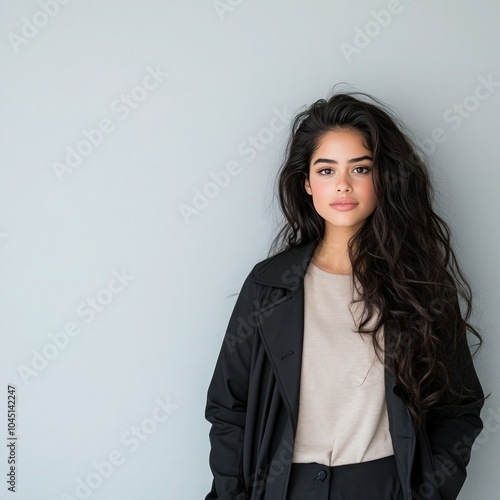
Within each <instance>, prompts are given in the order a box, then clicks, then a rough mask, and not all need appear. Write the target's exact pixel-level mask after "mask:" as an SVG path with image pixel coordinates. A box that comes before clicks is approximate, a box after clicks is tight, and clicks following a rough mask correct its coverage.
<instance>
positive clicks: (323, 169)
mask: <svg viewBox="0 0 500 500" xmlns="http://www.w3.org/2000/svg"><path fill="white" fill-rule="evenodd" d="M325 170H328V171H330V172H332V169H331V168H320V169H319V170H318V174H321V173H322V172H324V171H325ZM325 175H327V174H325Z"/></svg>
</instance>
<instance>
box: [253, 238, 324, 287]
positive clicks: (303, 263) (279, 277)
mask: <svg viewBox="0 0 500 500" xmlns="http://www.w3.org/2000/svg"><path fill="white" fill-rule="evenodd" d="M315 247H316V242H313V241H311V242H307V243H303V244H301V245H297V246H294V247H291V248H287V249H284V250H281V251H279V252H278V253H276V254H274V255H271V256H270V257H267V258H265V259H262V260H260V261H259V262H257V263H256V264H255V265H254V266H253V268H252V270H251V271H250V273H249V276H248V279H249V280H251V281H253V282H254V283H259V284H261V285H269V286H274V287H280V288H288V289H293V288H294V287H295V286H296V285H297V283H298V282H299V281H300V280H302V279H303V277H304V274H305V272H306V269H307V266H308V265H309V262H310V260H311V257H312V254H313V252H314V249H315Z"/></svg>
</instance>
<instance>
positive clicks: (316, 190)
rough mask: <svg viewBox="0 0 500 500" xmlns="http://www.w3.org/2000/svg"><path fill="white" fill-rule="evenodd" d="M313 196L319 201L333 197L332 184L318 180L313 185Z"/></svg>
mask: <svg viewBox="0 0 500 500" xmlns="http://www.w3.org/2000/svg"><path fill="white" fill-rule="evenodd" d="M312 189H313V196H314V198H315V199H316V200H317V201H321V200H324V199H328V198H330V197H331V190H332V188H331V186H328V183H326V182H325V183H322V182H317V183H315V184H314V185H313V186H312Z"/></svg>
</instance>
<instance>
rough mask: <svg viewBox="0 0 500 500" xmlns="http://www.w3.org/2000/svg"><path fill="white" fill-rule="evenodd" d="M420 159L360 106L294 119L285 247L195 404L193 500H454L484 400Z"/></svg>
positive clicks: (245, 298) (238, 311)
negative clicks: (205, 448) (202, 464)
mask: <svg viewBox="0 0 500 500" xmlns="http://www.w3.org/2000/svg"><path fill="white" fill-rule="evenodd" d="M418 152H419V150H418V148H417V147H416V146H415V145H414V144H413V142H412V141H411V140H410V138H409V134H408V133H407V132H406V131H405V128H404V125H403V124H402V123H401V122H400V121H399V120H398V118H397V117H396V116H395V114H394V113H392V112H391V111H390V110H388V109H387V108H386V107H384V105H383V104H382V103H381V102H380V101H379V100H377V99H375V98H373V97H371V96H369V95H368V94H365V93H362V92H349V93H337V94H335V93H334V94H333V95H332V96H331V97H330V98H329V99H328V100H324V99H320V100H319V101H317V102H315V103H314V104H312V105H311V106H310V107H309V108H308V109H306V110H305V111H303V112H301V113H299V114H298V115H297V116H296V117H295V119H294V122H293V126H292V133H291V137H290V140H289V143H288V147H287V151H286V158H285V161H284V163H283V165H282V167H281V169H280V172H279V201H280V205H281V209H282V211H283V213H284V216H285V219H286V223H285V224H284V226H283V227H282V228H281V230H280V231H279V232H278V234H277V236H276V238H275V240H274V242H273V246H274V247H276V246H277V242H278V241H281V242H282V244H281V247H279V249H278V251H276V252H275V254H274V255H271V256H268V258H267V259H265V260H263V261H261V262H259V263H257V264H256V265H255V266H254V267H253V269H252V271H251V272H250V273H249V275H248V276H247V278H246V279H245V281H244V283H243V286H242V288H241V292H240V294H239V296H238V299H237V301H236V304H235V306H234V309H233V312H232V315H231V317H230V320H229V324H228V327H227V331H226V334H225V337H224V342H223V345H222V348H221V350H220V353H219V357H218V360H217V364H216V367H215V371H214V374H213V377H212V380H211V383H210V386H209V389H208V395H207V405H206V412H205V417H206V419H207V420H208V421H209V422H210V423H211V424H212V427H211V430H210V441H211V452H210V467H211V470H212V473H213V476H214V479H213V482H212V489H211V491H210V493H208V495H207V496H206V499H205V500H214V499H220V500H222V499H224V500H244V499H249V500H256V499H265V500H302V499H311V500H312V499H323V500H333V499H335V500H368V499H370V500H390V499H395V500H411V499H432V500H452V499H456V498H457V495H458V493H459V491H460V490H461V488H462V486H463V483H464V481H465V478H466V466H467V465H468V463H469V460H470V453H471V447H472V444H473V442H474V440H475V439H476V437H477V436H478V434H479V433H480V432H481V429H482V427H483V422H482V420H481V418H480V412H481V408H482V406H483V404H484V400H485V399H486V398H485V397H484V393H483V390H482V387H481V384H480V382H479V380H478V377H477V374H476V371H475V369H474V365H473V362H472V356H471V353H470V350H469V347H468V342H467V330H470V331H471V332H472V334H473V335H474V336H476V337H477V339H478V345H479V347H480V346H481V344H482V338H481V335H480V334H479V333H478V332H477V330H476V329H475V328H474V327H473V326H472V325H470V324H469V323H468V321H467V320H468V319H469V317H470V314H471V307H472V297H471V291H470V287H469V285H468V283H467V282H466V280H465V278H464V277H463V275H462V273H461V271H460V268H459V265H458V262H457V259H456V257H455V254H454V252H453V250H452V248H451V246H450V230H449V227H448V226H447V224H446V223H445V221H444V220H443V219H442V218H440V216H439V215H437V213H436V212H434V210H433V208H432V201H431V200H432V196H433V187H432V185H431V182H430V179H429V174H428V170H427V167H426V165H425V163H424V160H423V159H422V158H423V157H422V156H419V154H418ZM270 254H271V252H270ZM459 296H461V297H462V298H463V299H464V300H465V304H466V314H465V317H464V318H463V317H462V314H461V310H460V306H459ZM488 396H489V395H488Z"/></svg>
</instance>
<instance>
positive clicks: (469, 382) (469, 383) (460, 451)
mask: <svg viewBox="0 0 500 500" xmlns="http://www.w3.org/2000/svg"><path fill="white" fill-rule="evenodd" d="M456 307H457V308H458V310H460V308H459V306H458V302H457V304H456ZM464 329H465V327H464ZM459 353H460V356H459V358H460V360H459V362H457V363H456V364H455V365H454V366H453V367H450V376H451V382H452V384H453V386H454V388H455V389H456V390H459V391H460V390H463V388H464V387H465V388H469V389H472V391H473V392H472V393H471V394H470V396H469V397H468V399H467V400H464V402H463V403H462V404H461V405H460V406H459V407H458V408H457V407H456V406H455V407H451V406H448V407H447V408H445V407H441V408H440V409H439V410H438V409H435V410H431V411H430V412H429V413H428V415H427V418H426V431H427V436H428V439H429V444H430V447H431V450H432V455H433V461H434V477H433V478H425V480H426V482H427V483H428V486H429V487H431V488H432V487H438V488H439V492H440V494H441V498H442V499H443V500H455V499H456V498H457V496H458V494H459V492H460V490H461V489H462V486H463V484H464V482H465V479H466V476H467V471H466V467H467V465H468V463H469V461H470V456H471V448H472V444H473V443H474V441H475V439H476V438H477V436H478V435H479V433H480V432H481V430H482V429H483V421H482V419H481V417H480V413H481V409H482V407H483V405H484V400H483V398H484V393H483V389H482V387H481V384H480V382H479V379H478V376H477V373H476V370H475V368H474V363H473V361H472V356H471V352H470V349H469V346H468V343H467V336H466V333H465V331H464V332H463V334H462V335H460V336H459Z"/></svg>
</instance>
